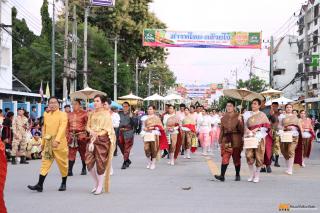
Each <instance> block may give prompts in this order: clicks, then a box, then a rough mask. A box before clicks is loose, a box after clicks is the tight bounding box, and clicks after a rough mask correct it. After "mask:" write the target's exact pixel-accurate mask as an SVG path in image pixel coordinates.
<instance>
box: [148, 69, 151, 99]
mask: <svg viewBox="0 0 320 213" xmlns="http://www.w3.org/2000/svg"><path fill="white" fill-rule="evenodd" d="M150 95H151V69H150V68H149V75H148V97H149V96H150ZM149 104H150V101H148V105H149Z"/></svg>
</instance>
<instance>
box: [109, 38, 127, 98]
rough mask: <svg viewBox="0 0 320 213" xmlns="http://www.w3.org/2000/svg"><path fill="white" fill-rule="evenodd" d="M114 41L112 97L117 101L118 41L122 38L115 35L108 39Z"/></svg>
mask: <svg viewBox="0 0 320 213" xmlns="http://www.w3.org/2000/svg"><path fill="white" fill-rule="evenodd" d="M110 40H113V41H114V60H113V99H114V101H117V99H118V89H117V88H118V41H123V40H124V39H121V38H119V36H118V35H116V36H115V37H114V38H112V39H110Z"/></svg>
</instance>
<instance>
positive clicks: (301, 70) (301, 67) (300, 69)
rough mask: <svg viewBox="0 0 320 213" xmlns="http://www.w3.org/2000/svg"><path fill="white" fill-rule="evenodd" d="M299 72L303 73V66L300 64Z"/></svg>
mask: <svg viewBox="0 0 320 213" xmlns="http://www.w3.org/2000/svg"><path fill="white" fill-rule="evenodd" d="M298 72H300V73H301V72H303V64H302V63H301V64H299V65H298Z"/></svg>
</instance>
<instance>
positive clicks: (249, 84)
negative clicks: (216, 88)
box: [237, 75, 268, 93]
mask: <svg viewBox="0 0 320 213" xmlns="http://www.w3.org/2000/svg"><path fill="white" fill-rule="evenodd" d="M237 85H238V86H237V88H238V89H240V88H247V89H248V90H250V91H253V92H258V93H260V92H262V91H264V90H265V89H266V88H267V87H268V84H267V82H266V81H265V80H263V79H260V78H259V76H257V75H253V76H252V77H251V79H249V80H245V81H244V80H242V79H240V80H239V81H238V82H237Z"/></svg>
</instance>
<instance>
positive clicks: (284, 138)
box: [280, 131, 293, 143]
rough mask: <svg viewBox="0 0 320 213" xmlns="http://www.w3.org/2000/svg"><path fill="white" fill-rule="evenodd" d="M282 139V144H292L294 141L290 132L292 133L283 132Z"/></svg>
mask: <svg viewBox="0 0 320 213" xmlns="http://www.w3.org/2000/svg"><path fill="white" fill-rule="evenodd" d="M280 138H281V142H282V143H292V141H293V136H292V132H290V131H287V132H283V133H282V134H281V136H280Z"/></svg>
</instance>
